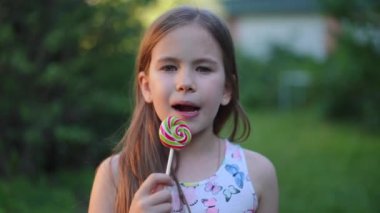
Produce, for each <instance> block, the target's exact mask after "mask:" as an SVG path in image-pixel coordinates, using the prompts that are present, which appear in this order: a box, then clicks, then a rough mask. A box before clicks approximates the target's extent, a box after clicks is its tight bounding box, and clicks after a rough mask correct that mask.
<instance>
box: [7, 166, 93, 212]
mask: <svg viewBox="0 0 380 213" xmlns="http://www.w3.org/2000/svg"><path fill="white" fill-rule="evenodd" d="M93 174H94V171H93V170H89V169H86V170H81V171H65V172H59V173H58V174H55V175H54V176H51V177H49V176H46V175H41V176H39V177H36V178H35V179H33V180H30V179H27V178H25V177H14V178H12V179H8V180H1V179H0V213H6V212H18V213H22V212H28V213H34V212H35V213H37V212H38V213H45V212H46V213H48V212H49V213H50V212H56V213H60V212H62V213H66V212H87V206H88V199H89V196H90V188H91V184H92V178H93Z"/></svg>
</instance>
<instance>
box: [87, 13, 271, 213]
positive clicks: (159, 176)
mask: <svg viewBox="0 0 380 213" xmlns="http://www.w3.org/2000/svg"><path fill="white" fill-rule="evenodd" d="M135 90H136V105H135V108H134V112H133V116H132V120H131V124H130V126H129V128H128V130H127V131H126V133H125V135H124V137H123V138H122V140H121V142H120V144H119V146H118V147H119V150H118V152H117V153H116V154H115V155H112V156H111V157H109V158H107V159H106V160H105V161H103V162H102V163H101V165H100V166H99V168H98V170H97V173H96V177H95V180H94V185H93V188H92V192H91V199H90V205H89V212H91V213H93V212H133V213H135V212H277V211H278V188H277V178H276V174H275V169H274V167H273V165H272V163H271V162H270V161H269V160H267V159H266V158H265V157H264V156H262V155H260V154H258V153H256V152H253V151H249V150H245V149H243V148H241V147H240V146H239V145H236V144H233V143H232V142H240V141H242V140H244V139H246V138H247V137H248V135H249V132H250V126H249V121H248V118H247V116H246V114H245V113H244V111H243V109H242V108H241V106H240V104H239V91H238V73H237V70H236V65H235V56H234V49H233V44H232V40H231V36H230V33H229V31H228V29H227V27H226V25H225V24H224V23H223V22H222V21H221V20H220V19H219V18H217V17H216V16H215V15H214V14H212V13H210V12H209V11H206V10H201V9H196V8H191V7H180V8H176V9H172V10H170V11H168V12H167V13H165V14H163V15H162V16H161V17H159V18H158V19H157V20H156V21H155V22H154V23H153V24H152V25H151V26H150V28H149V29H148V30H147V32H146V33H145V36H144V38H143V40H142V43H141V46H140V51H139V54H138V58H137V62H136V88H135ZM169 115H175V116H177V117H180V118H182V119H184V120H185V121H186V122H187V124H188V125H189V127H190V129H191V132H192V141H191V142H190V143H189V144H188V145H187V146H186V147H185V148H184V149H183V150H181V151H177V152H176V156H175V158H174V162H173V167H172V171H171V176H168V175H165V174H164V171H165V167H166V163H167V159H168V152H169V151H168V149H167V148H165V147H164V146H163V145H162V144H161V143H160V141H159V135H158V129H159V126H160V123H161V121H162V120H164V119H165V118H166V117H167V116H169ZM229 119H230V121H231V125H228V127H229V130H230V131H229V133H230V134H229V138H228V140H227V139H222V138H220V136H219V134H220V132H221V130H222V127H224V126H225V124H226V122H227V120H229Z"/></svg>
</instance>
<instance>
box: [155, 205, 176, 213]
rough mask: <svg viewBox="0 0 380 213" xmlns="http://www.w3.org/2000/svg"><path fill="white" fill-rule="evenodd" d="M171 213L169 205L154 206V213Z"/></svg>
mask: <svg viewBox="0 0 380 213" xmlns="http://www.w3.org/2000/svg"><path fill="white" fill-rule="evenodd" d="M171 211H172V204H171V203H162V204H159V205H156V206H154V212H160V213H168V212H171Z"/></svg>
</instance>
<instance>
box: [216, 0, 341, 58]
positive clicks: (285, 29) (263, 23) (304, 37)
mask: <svg viewBox="0 0 380 213" xmlns="http://www.w3.org/2000/svg"><path fill="white" fill-rule="evenodd" d="M222 4H223V5H224V7H225V10H226V12H227V20H228V21H229V24H230V26H231V32H232V34H233V37H234V40H235V45H236V46H237V48H239V49H240V50H241V51H242V52H243V53H246V54H248V55H252V56H255V57H257V58H266V57H267V56H269V55H270V50H271V47H272V46H273V45H280V46H282V47H285V48H288V49H290V50H292V51H294V52H296V53H300V54H306V55H310V56H312V57H314V58H316V59H320V60H322V59H324V58H325V56H326V54H327V53H328V52H329V51H330V49H331V48H333V42H332V38H333V37H332V35H333V33H334V32H336V31H337V30H338V29H339V25H338V24H337V22H336V21H334V19H331V18H328V17H325V16H324V15H323V14H322V13H321V12H320V8H319V5H318V1H317V0H222Z"/></svg>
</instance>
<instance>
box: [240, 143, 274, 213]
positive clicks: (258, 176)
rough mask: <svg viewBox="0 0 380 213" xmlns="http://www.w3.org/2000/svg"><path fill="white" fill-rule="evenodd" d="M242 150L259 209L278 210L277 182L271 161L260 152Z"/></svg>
mask: <svg viewBox="0 0 380 213" xmlns="http://www.w3.org/2000/svg"><path fill="white" fill-rule="evenodd" d="M243 150H244V156H245V158H246V162H247V167H248V173H249V176H250V178H251V180H252V184H253V185H254V188H255V190H256V194H257V196H258V198H259V206H260V207H259V209H260V210H263V209H266V210H265V211H263V212H278V182H277V174H276V169H275V167H274V165H273V163H272V162H271V161H270V160H269V159H268V158H267V157H265V156H264V155H262V154H260V153H257V152H254V151H250V150H247V149H243ZM268 204H269V205H268ZM259 212H261V211H259Z"/></svg>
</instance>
